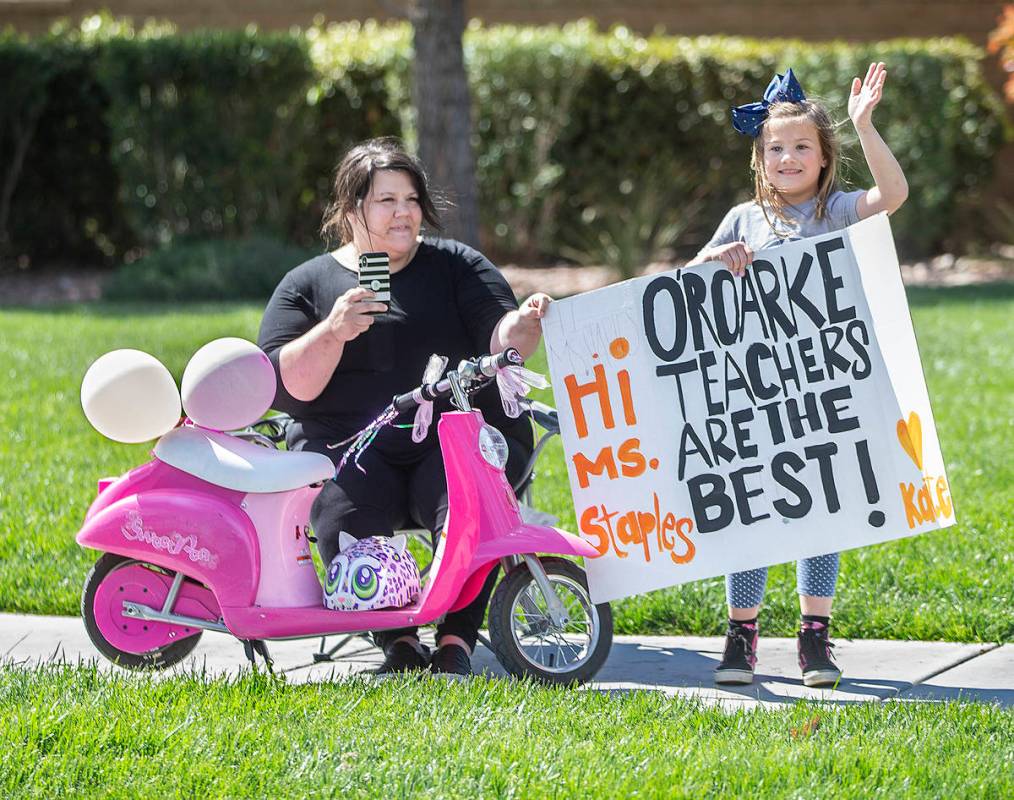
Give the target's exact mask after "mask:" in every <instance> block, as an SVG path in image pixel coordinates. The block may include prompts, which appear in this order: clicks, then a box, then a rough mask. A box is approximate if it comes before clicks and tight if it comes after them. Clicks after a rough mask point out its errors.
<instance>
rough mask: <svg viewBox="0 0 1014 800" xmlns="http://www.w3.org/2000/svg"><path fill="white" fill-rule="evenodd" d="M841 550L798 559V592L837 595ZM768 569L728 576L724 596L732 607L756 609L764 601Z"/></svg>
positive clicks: (815, 594) (814, 594)
mask: <svg viewBox="0 0 1014 800" xmlns="http://www.w3.org/2000/svg"><path fill="white" fill-rule="evenodd" d="M838 561H839V557H838V553H828V554H827V555H825V556H814V557H813V558H803V559H800V560H799V561H797V562H796V591H798V592H799V594H805V595H810V596H812V597H834V587H835V584H837V583H838ZM767 582H768V568H767V567H760V568H758V569H751V570H747V571H746V572H734V573H733V574H732V575H726V576H725V599H726V602H727V603H728V604H729V605H730V606H731V607H732V608H753V607H754V606H759V605H760V604H761V601H763V600H764V589H765V588H766V587H767Z"/></svg>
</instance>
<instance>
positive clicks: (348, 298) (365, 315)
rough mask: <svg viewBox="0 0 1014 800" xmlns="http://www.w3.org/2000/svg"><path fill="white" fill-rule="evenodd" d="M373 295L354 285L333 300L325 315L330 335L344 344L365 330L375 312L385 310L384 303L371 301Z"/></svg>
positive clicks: (379, 312) (380, 312) (369, 291)
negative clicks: (328, 312)
mask: <svg viewBox="0 0 1014 800" xmlns="http://www.w3.org/2000/svg"><path fill="white" fill-rule="evenodd" d="M375 297H376V294H375V293H374V292H372V291H371V290H369V289H364V288H363V287H362V286H356V287H355V288H354V289H349V290H348V291H347V292H345V294H343V295H342V296H341V297H339V298H338V299H337V300H335V302H334V306H333V307H332V308H331V313H330V314H328V317H327V322H328V327H329V328H330V329H331V335H332V336H334V338H335V339H337V340H338V341H339V342H341V343H342V344H344V343H345V342H351V341H352V340H353V339H355V338H356V337H357V336H359V334H361V333H363V332H364V331H366V330H367V329H368V328H369V327H370V326H371V325H372V324H373V321H374V319H375V318H376V315H377V314H383V313H384V312H385V311H387V306H386V305H385V304H384V303H377V302H373V301H374V298H375Z"/></svg>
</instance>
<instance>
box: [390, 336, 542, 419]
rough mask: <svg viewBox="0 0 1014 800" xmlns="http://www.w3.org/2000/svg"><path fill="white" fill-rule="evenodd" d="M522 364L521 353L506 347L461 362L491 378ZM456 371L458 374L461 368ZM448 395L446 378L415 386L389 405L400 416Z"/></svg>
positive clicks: (449, 390)
mask: <svg viewBox="0 0 1014 800" xmlns="http://www.w3.org/2000/svg"><path fill="white" fill-rule="evenodd" d="M522 362H523V359H522V358H521V353H519V352H518V351H517V350H516V349H514V348H513V347H508V348H507V349H506V350H504V351H503V352H501V353H494V354H493V355H488V356H482V357H480V358H477V359H473V360H472V361H469V362H462V364H470V365H471V366H472V368H473V369H474V370H475V372H476V373H477V374H480V375H483V376H485V377H487V378H492V377H493V376H495V375H496V373H497V372H499V371H500V370H502V369H504V368H506V367H509V366H511V365H512V364H518V365H520V364H521V363H522ZM458 369H459V372H460V371H461V366H459V368H458ZM450 393H451V382H450V380H448V379H447V378H444V379H443V380H441V381H437V382H436V383H424V384H422V385H421V386H417V387H416V388H415V389H413V390H412V391H411V392H406V393H405V394H399V395H397V396H396V397H395V398H394V400H392V401H391V405H392V406H394V409H395V410H396V411H397V412H398V413H399V414H400V413H402V412H404V411H409V410H410V409H413V408H415V407H416V406H417V405H419V404H420V403H423V402H426V401H432V400H436V399H437V398H438V397H447V396H449V395H450Z"/></svg>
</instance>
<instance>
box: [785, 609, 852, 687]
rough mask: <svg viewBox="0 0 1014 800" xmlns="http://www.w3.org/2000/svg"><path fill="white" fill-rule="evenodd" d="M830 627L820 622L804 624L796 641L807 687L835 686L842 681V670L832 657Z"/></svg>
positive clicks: (804, 682)
mask: <svg viewBox="0 0 1014 800" xmlns="http://www.w3.org/2000/svg"><path fill="white" fill-rule="evenodd" d="M828 632H829V631H828V627H827V625H823V624H822V623H820V622H804V623H803V627H802V628H801V629H800V631H799V635H798V637H797V640H796V648H797V650H798V651H799V666H800V668H801V669H802V670H803V684H804V685H805V686H834V685H835V684H836V683H838V681H839V680H841V669H839V668H838V665H837V664H835V663H834V659H833V657H832V656H831V649H832V648H833V647H834V645H833V644H831V642H830V641H829V640H828V638H827V637H828Z"/></svg>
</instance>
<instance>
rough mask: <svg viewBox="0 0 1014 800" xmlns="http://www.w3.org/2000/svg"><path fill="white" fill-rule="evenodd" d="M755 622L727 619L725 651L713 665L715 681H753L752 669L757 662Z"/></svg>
mask: <svg viewBox="0 0 1014 800" xmlns="http://www.w3.org/2000/svg"><path fill="white" fill-rule="evenodd" d="M757 637H758V632H757V623H756V622H748V623H738V622H734V621H733V620H729V630H728V631H726V633H725V652H723V653H722V661H721V663H720V664H719V665H718V666H717V667H715V683H720V684H740V685H745V684H748V683H753V670H754V666H755V665H756V663H757Z"/></svg>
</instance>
